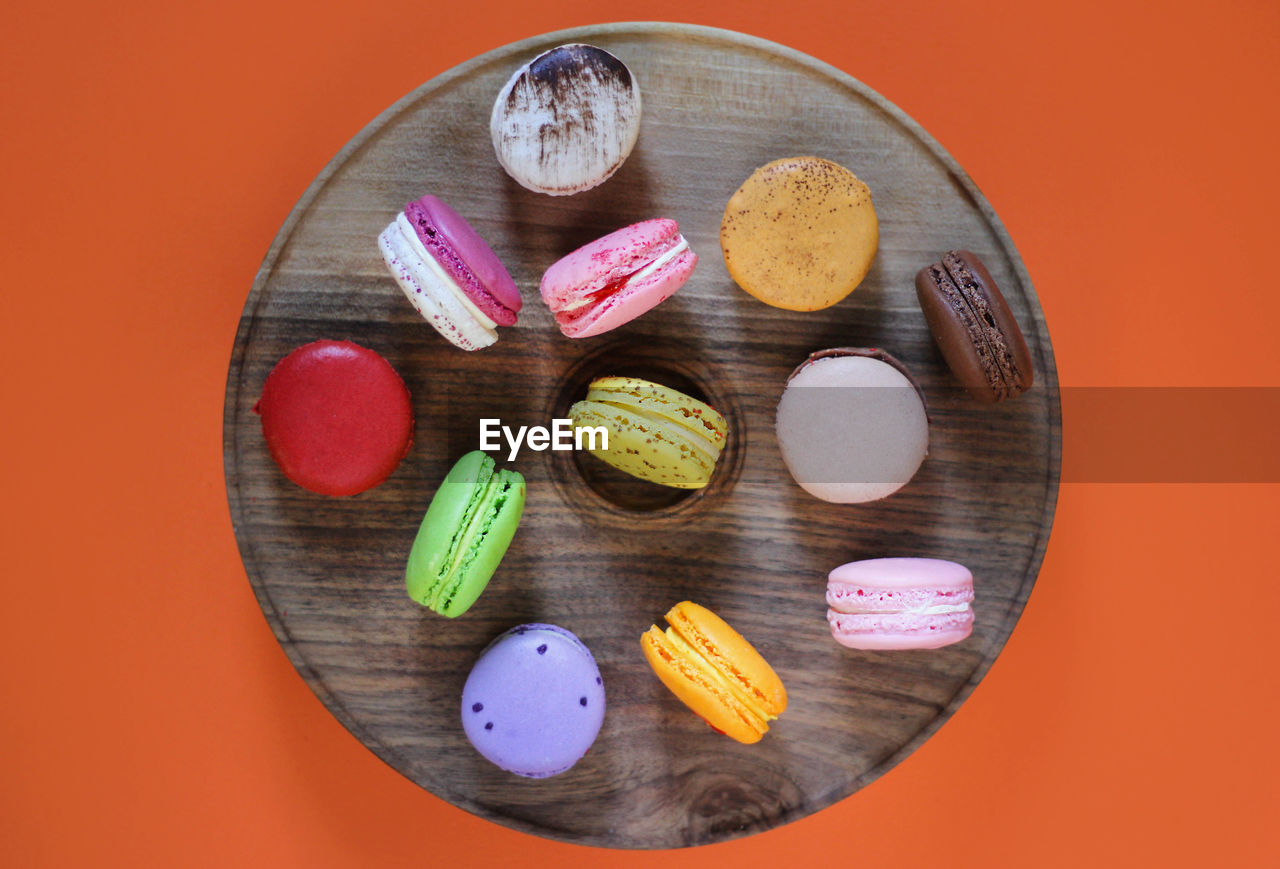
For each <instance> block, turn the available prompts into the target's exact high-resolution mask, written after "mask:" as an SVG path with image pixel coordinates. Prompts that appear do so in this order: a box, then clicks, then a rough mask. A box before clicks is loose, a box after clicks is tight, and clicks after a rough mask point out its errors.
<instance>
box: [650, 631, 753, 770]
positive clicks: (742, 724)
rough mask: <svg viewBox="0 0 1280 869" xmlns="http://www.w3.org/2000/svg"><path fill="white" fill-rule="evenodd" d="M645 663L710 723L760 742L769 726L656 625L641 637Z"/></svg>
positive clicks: (738, 738) (739, 739) (746, 741)
mask: <svg viewBox="0 0 1280 869" xmlns="http://www.w3.org/2000/svg"><path fill="white" fill-rule="evenodd" d="M640 646H641V648H642V649H643V651H644V657H645V660H646V661H648V662H649V666H650V667H651V668H652V669H653V672H654V674H655V675H657V677H658V679H659V680H660V681H661V682H662V684H663V685H665V686H666V687H667V689H668V690H670V691H671V693H672V694H674V695H675V696H676V698H677V699H679V700H680V702H681V703H683V704H684V705H685V706H687V707H689V709H691V710H692V711H693V712H694V714H696V715H697V716H698V717H700V718H701V719H702V720H703V721H705V722H707V724H709V725H711V726H712V727H714V728H715V729H716V730H718V731H720V732H721V733H723V734H724V735H725V736H728V737H729V738H731V739H734V740H736V741H737V742H741V743H744V744H746V745H751V744H753V743H756V742H759V741H760V739H761V737H762V736H764V734H765V732H766V731H768V729H769V727H768V725H767V724H765V723H764V722H762V721H760V719H759V718H757V717H755V716H753V715H752V714H751V713H750V712H749V711H748V710H747V708H746V707H745V706H744V705H743V704H742V703H741V701H739V700H738V699H737V698H735V697H734V696H733V695H732V694H731V693H730V692H728V691H726V690H724V689H723V688H722V687H721V686H719V685H717V684H716V683H715V681H714V680H712V679H709V678H707V677H706V675H704V674H703V673H701V672H699V671H698V669H697V668H696V667H694V666H692V665H691V664H689V663H688V662H685V661H683V660H682V659H681V657H680V656H679V655H678V654H677V653H676V652H675V650H674V649H673V648H672V646H671V644H670V642H669V641H668V640H667V638H666V635H665V634H664V633H663V632H662V631H661V630H659V629H658V628H657V627H656V626H655V627H653V628H651V629H650V630H649V631H648V632H647V633H645V634H644V635H642V636H641V638H640Z"/></svg>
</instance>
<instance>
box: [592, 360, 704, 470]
mask: <svg viewBox="0 0 1280 869" xmlns="http://www.w3.org/2000/svg"><path fill="white" fill-rule="evenodd" d="M569 417H570V418H571V419H572V420H573V425H574V428H575V429H584V428H588V429H589V428H604V429H605V431H606V432H607V434H608V446H607V447H605V446H604V444H603V439H598V438H597V439H594V440H593V439H590V438H588V439H587V443H588V449H589V452H590V453H591V454H592V455H594V456H595V457H597V458H599V459H601V460H602V461H605V462H607V463H609V464H610V465H613V467H615V468H617V469H618V470H620V471H623V472H625V473H628V474H631V475H632V476H633V477H639V478H640V479H642V480H648V481H650V482H653V483H659V484H661V485H663V486H674V487H676V488H680V489H701V488H702V487H703V486H705V485H707V483H709V482H710V481H711V474H712V472H713V471H715V467H716V460H717V459H719V458H720V452H721V450H723V449H724V443H725V439H726V438H727V437H728V434H729V426H728V423H727V422H725V418H724V417H723V416H721V415H720V414H719V413H718V412H717V411H716V410H715V409H714V408H712V407H711V406H710V405H708V404H705V403H704V402H701V401H698V400H697V399H696V398H691V397H689V396H687V395H685V394H684V393H682V392H679V391H678V390H675V389H671V388H670V387H667V386H662V385H661V384H658V383H652V382H650V381H648V380H641V379H640V378H637V377H601V378H599V379H597V380H593V381H592V382H591V385H590V386H589V387H588V389H587V397H586V399H584V400H583V401H579V402H578V403H577V404H575V405H573V406H572V407H571V408H569Z"/></svg>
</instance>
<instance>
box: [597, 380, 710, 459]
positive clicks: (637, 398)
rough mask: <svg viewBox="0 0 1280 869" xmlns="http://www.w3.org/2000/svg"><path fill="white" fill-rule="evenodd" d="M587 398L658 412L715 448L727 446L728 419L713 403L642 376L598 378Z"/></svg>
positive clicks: (648, 411)
mask: <svg viewBox="0 0 1280 869" xmlns="http://www.w3.org/2000/svg"><path fill="white" fill-rule="evenodd" d="M587 399H588V400H589V401H608V402H612V403H615V404H620V405H622V406H624V407H633V408H635V409H636V410H640V411H644V412H646V413H653V414H657V415H658V416H661V417H664V418H666V419H667V420H668V421H669V422H672V423H675V424H676V425H679V426H681V427H682V428H685V429H688V430H689V431H691V432H693V433H694V434H696V435H698V436H699V437H701V438H703V439H705V440H707V441H710V442H711V444H712V446H713V447H714V448H716V449H718V448H721V447H723V446H724V442H725V439H726V438H727V437H728V435H729V424H728V422H726V420H725V418H724V417H723V416H721V414H720V413H719V411H717V410H716V409H715V408H713V407H712V406H711V405H709V404H707V403H706V402H702V401H698V400H697V399H696V398H693V397H692V396H688V395H685V394H684V393H683V392H680V391H679V390H677V389H672V388H671V387H669V386H663V385H662V384H660V383H653V382H651V381H648V380H642V379H641V378H639V377H599V378H596V379H595V380H593V381H592V382H591V385H590V387H589V388H588V391H587Z"/></svg>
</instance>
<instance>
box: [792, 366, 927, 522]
mask: <svg viewBox="0 0 1280 869" xmlns="http://www.w3.org/2000/svg"><path fill="white" fill-rule="evenodd" d="M775 429H776V432H777V436H778V447H779V449H780V450H781V452H782V460H783V462H784V463H785V464H786V466H787V470H788V471H790V473H791V476H792V478H793V479H794V480H795V481H796V483H798V484H799V485H800V487H801V488H802V489H804V490H805V491H806V492H808V493H809V494H810V495H813V496H814V497H815V498H821V499H822V500H823V501H832V502H835V503H839V504H855V503H861V502H864V501H875V500H878V499H880V498H885V497H888V496H889V495H892V494H893V493H894V492H896V491H898V490H899V489H901V488H902V487H903V486H905V485H906V484H907V483H908V482H909V481H910V480H911V478H912V477H913V476H915V473H916V471H917V470H919V468H920V465H921V463H922V462H923V461H924V458H925V456H926V455H927V454H928V452H929V417H928V414H927V412H926V410H925V403H924V394H923V393H922V392H921V391H920V388H919V386H917V385H916V382H915V380H914V379H913V378H912V377H911V374H910V372H908V371H907V368H906V366H904V365H903V364H902V363H901V362H899V361H898V360H897V359H895V358H894V357H893V356H891V355H889V354H888V353H886V352H885V351H883V350H878V349H874V348H862V347H838V348H835V349H832V350H822V351H819V352H817V353H812V354H810V356H809V358H808V360H806V361H805V362H804V363H803V364H802V365H800V367H798V368H797V369H796V370H795V371H793V372H792V374H791V377H790V378H789V379H788V380H787V386H786V389H785V390H784V391H783V393H782V397H781V399H779V401H778V410H777V415H776V417H775Z"/></svg>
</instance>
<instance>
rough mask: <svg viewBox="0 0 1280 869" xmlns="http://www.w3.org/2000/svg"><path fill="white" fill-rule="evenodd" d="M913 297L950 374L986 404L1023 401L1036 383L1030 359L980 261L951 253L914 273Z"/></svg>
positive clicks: (1019, 332)
mask: <svg viewBox="0 0 1280 869" xmlns="http://www.w3.org/2000/svg"><path fill="white" fill-rule="evenodd" d="M916 295H917V296H918V297H919V299H920V308H921V309H922V310H923V311H924V318H925V320H927V321H928V323H929V331H930V332H932V333H933V338H934V340H935V341H937V342H938V349H939V350H941V351H942V355H943V357H944V358H946V360H947V365H949V366H950V367H951V372H952V373H953V374H954V375H955V376H956V378H957V379H958V380H959V381H960V383H961V385H962V386H964V388H965V389H966V390H967V391H968V392H969V394H970V395H971V396H973V397H974V398H976V399H977V400H978V401H983V402H987V403H991V402H996V401H1003V400H1004V399H1006V398H1014V397H1015V396H1018V395H1021V394H1022V393H1023V392H1025V391H1026V390H1027V389H1028V388H1029V387H1030V386H1031V382H1032V380H1033V379H1034V376H1035V375H1034V372H1033V371H1032V367H1031V353H1030V351H1029V350H1027V342H1026V340H1025V339H1023V337H1022V330H1021V329H1019V328H1018V321H1017V320H1015V319H1014V318H1013V312H1012V311H1010V310H1009V304H1008V303H1007V302H1006V301H1005V300H1004V296H1002V295H1001V294H1000V289H999V287H997V286H996V282H995V281H994V280H992V279H991V275H990V273H989V272H988V271H987V269H986V266H984V265H983V264H982V260H980V259H978V257H977V256H975V255H974V254H972V253H970V252H969V251H967V250H950V251H947V252H946V253H945V254H943V255H942V260H941V261H940V262H936V263H934V264H933V265H930V266H926V267H924V268H922V269H921V270H920V271H919V272H917V273H916Z"/></svg>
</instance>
